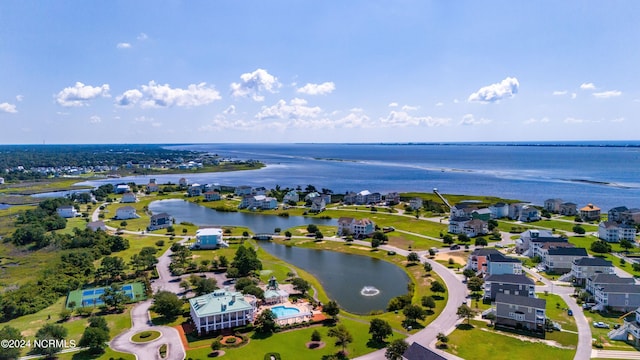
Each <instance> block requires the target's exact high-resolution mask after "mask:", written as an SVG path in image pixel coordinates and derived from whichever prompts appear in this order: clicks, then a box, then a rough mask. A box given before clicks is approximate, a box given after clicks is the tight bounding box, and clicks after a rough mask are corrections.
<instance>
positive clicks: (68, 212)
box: [56, 205, 79, 219]
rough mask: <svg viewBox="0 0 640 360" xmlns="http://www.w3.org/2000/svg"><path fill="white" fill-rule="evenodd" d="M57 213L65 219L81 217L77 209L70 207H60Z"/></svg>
mask: <svg viewBox="0 0 640 360" xmlns="http://www.w3.org/2000/svg"><path fill="white" fill-rule="evenodd" d="M56 213H57V214H58V215H59V216H61V217H63V218H67V219H68V218H74V217H76V216H78V215H79V213H78V210H76V208H75V207H73V206H71V205H69V206H60V207H59V208H57V209H56Z"/></svg>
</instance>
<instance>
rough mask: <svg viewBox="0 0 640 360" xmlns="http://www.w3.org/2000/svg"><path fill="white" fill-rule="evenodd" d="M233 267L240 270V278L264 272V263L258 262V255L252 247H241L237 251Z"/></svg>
mask: <svg viewBox="0 0 640 360" xmlns="http://www.w3.org/2000/svg"><path fill="white" fill-rule="evenodd" d="M231 266H233V267H235V268H237V269H238V272H239V274H240V276H247V275H249V274H250V273H251V272H252V271H256V270H262V262H260V260H258V254H257V253H256V251H255V250H254V249H253V248H252V247H248V248H247V247H244V246H240V247H239V248H238V250H236V254H235V256H234V258H233V262H232V263H231Z"/></svg>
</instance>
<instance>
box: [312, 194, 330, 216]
mask: <svg viewBox="0 0 640 360" xmlns="http://www.w3.org/2000/svg"><path fill="white" fill-rule="evenodd" d="M326 207H327V204H326V203H325V201H324V199H323V198H322V197H320V196H318V197H315V198H313V200H312V201H311V212H316V213H319V212H321V211H324V210H325V209H326Z"/></svg>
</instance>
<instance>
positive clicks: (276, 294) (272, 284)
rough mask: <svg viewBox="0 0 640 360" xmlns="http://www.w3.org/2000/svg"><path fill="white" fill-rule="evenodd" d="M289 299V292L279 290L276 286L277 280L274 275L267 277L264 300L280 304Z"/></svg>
mask: <svg viewBox="0 0 640 360" xmlns="http://www.w3.org/2000/svg"><path fill="white" fill-rule="evenodd" d="M288 300H289V293H288V292H286V291H284V290H280V288H279V287H278V280H276V278H275V276H271V279H269V283H268V284H267V289H266V290H265V292H264V302H265V303H266V304H280V303H284V302H287V301H288Z"/></svg>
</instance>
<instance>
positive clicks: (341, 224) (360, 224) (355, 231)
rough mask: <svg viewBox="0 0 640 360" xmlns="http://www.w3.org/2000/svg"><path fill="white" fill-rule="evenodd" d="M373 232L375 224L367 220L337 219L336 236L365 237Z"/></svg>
mask: <svg viewBox="0 0 640 360" xmlns="http://www.w3.org/2000/svg"><path fill="white" fill-rule="evenodd" d="M374 231H375V224H374V223H373V221H371V220H369V219H366V218H365V219H354V218H350V217H341V218H339V219H338V234H340V235H343V236H344V235H353V236H354V237H367V236H370V235H371V234H373V232H374Z"/></svg>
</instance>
